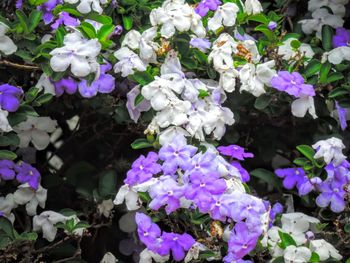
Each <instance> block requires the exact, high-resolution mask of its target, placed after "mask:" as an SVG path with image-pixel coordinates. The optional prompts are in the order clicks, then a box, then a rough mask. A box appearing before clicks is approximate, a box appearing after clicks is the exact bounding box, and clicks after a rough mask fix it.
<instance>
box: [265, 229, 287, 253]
mask: <svg viewBox="0 0 350 263" xmlns="http://www.w3.org/2000/svg"><path fill="white" fill-rule="evenodd" d="M278 231H282V232H283V230H282V229H281V228H279V227H277V226H273V227H271V228H270V229H269V230H268V231H267V236H268V240H267V243H268V245H269V247H270V250H271V256H272V257H274V258H277V257H280V256H283V252H284V250H283V249H282V248H280V247H279V246H278V243H280V242H281V238H280V236H279V234H278Z"/></svg>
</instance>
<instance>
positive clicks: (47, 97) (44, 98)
mask: <svg viewBox="0 0 350 263" xmlns="http://www.w3.org/2000/svg"><path fill="white" fill-rule="evenodd" d="M52 98H53V95H52V94H50V93H45V94H41V95H40V96H39V97H38V98H37V99H36V100H35V102H37V103H38V104H40V105H43V104H45V103H48V102H49V101H50V100H51V99H52Z"/></svg>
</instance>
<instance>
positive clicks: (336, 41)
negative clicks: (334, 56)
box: [333, 27, 350, 48]
mask: <svg viewBox="0 0 350 263" xmlns="http://www.w3.org/2000/svg"><path fill="white" fill-rule="evenodd" d="M349 44H350V30H347V29H345V28H343V27H338V28H337V29H336V32H335V35H334V36H333V47H334V48H337V47H348V46H349Z"/></svg>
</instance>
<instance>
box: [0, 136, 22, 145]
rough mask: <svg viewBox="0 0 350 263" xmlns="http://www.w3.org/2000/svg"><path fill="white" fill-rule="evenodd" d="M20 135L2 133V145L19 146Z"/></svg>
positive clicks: (0, 141) (0, 139)
mask: <svg viewBox="0 0 350 263" xmlns="http://www.w3.org/2000/svg"><path fill="white" fill-rule="evenodd" d="M19 142H20V140H19V137H18V136H17V134H15V133H9V134H7V135H0V146H1V147H5V146H10V145H13V146H17V145H19Z"/></svg>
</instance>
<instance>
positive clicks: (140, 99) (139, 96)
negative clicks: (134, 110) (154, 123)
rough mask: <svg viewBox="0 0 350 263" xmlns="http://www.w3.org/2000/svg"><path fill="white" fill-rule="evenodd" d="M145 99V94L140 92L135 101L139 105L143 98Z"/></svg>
mask: <svg viewBox="0 0 350 263" xmlns="http://www.w3.org/2000/svg"><path fill="white" fill-rule="evenodd" d="M144 99H145V97H144V96H142V94H141V93H140V94H138V95H137V96H136V98H135V101H134V105H135V106H137V105H139V104H140V103H141V102H142V101H143V100H144Z"/></svg>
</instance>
